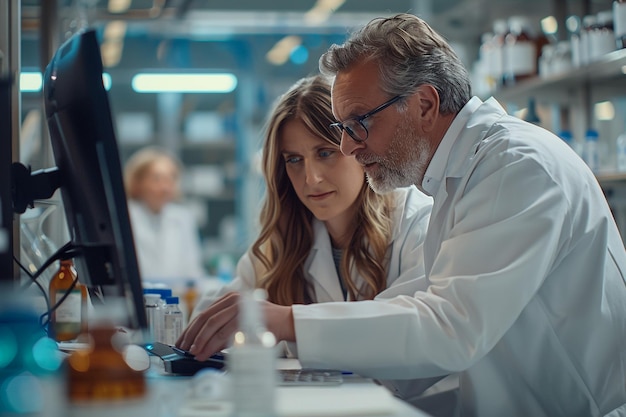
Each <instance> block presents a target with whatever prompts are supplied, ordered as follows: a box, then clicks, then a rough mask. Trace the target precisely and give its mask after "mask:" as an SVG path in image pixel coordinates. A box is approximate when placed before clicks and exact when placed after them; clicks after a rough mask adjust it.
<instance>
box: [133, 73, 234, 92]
mask: <svg viewBox="0 0 626 417" xmlns="http://www.w3.org/2000/svg"><path fill="white" fill-rule="evenodd" d="M131 85H132V87H133V90H134V91H135V92H137V93H165V92H177V93H230V92H231V91H233V90H234V89H235V88H236V87H237V77H236V76H235V75H233V74H229V73H212V74H156V73H139V74H137V75H135V76H134V77H133V79H132V81H131Z"/></svg>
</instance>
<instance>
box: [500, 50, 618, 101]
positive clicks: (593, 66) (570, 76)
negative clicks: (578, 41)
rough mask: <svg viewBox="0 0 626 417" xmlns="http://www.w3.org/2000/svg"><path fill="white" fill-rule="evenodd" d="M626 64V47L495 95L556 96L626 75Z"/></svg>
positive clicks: (503, 98)
mask: <svg viewBox="0 0 626 417" xmlns="http://www.w3.org/2000/svg"><path fill="white" fill-rule="evenodd" d="M624 66H626V49H619V50H617V51H613V52H611V53H609V54H606V55H605V56H603V57H602V58H600V59H598V60H596V61H594V62H592V63H590V64H588V65H585V66H583V67H580V68H574V69H572V70H571V71H568V72H566V73H563V74H555V75H553V76H550V77H546V78H542V77H535V78H533V79H529V80H525V81H522V82H520V83H519V84H517V85H514V86H511V87H505V88H502V89H499V90H497V91H494V92H493V93H492V95H493V96H494V97H495V98H496V99H498V101H500V102H511V101H513V102H515V101H519V100H526V99H527V98H528V97H531V96H534V97H547V98H550V99H554V95H555V94H557V95H558V94H562V93H563V92H564V91H567V90H573V89H580V88H581V87H582V86H583V85H584V84H586V83H592V84H594V83H603V82H608V81H610V80H614V79H619V78H621V77H623V79H624V80H626V76H625V75H624V72H623V70H622V68H623V67H624Z"/></svg>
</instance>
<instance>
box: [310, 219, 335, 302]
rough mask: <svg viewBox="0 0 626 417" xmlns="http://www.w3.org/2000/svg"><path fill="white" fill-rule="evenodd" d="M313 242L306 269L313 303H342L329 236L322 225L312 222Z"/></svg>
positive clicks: (316, 221)
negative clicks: (311, 288)
mask: <svg viewBox="0 0 626 417" xmlns="http://www.w3.org/2000/svg"><path fill="white" fill-rule="evenodd" d="M313 233H314V236H315V242H314V243H313V247H312V248H311V255H309V261H310V264H309V265H308V268H306V274H307V279H308V280H309V282H311V284H312V285H313V289H314V292H315V293H314V297H315V301H316V302H318V303H320V302H328V301H344V299H343V293H342V292H341V285H339V276H338V275H337V270H336V269H335V263H334V262H333V254H332V250H331V243H330V236H328V230H326V227H325V226H324V223H323V222H321V221H319V220H314V221H313Z"/></svg>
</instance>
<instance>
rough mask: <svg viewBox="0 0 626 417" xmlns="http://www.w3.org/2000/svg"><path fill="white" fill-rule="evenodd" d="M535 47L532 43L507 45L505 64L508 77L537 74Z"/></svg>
mask: <svg viewBox="0 0 626 417" xmlns="http://www.w3.org/2000/svg"><path fill="white" fill-rule="evenodd" d="M536 51H537V49H536V46H535V44H534V43H532V42H517V43H515V44H514V45H507V46H506V49H505V54H506V56H505V62H506V65H507V67H508V68H507V73H508V74H509V75H510V76H520V75H534V74H536V73H537V60H536V56H537V55H536Z"/></svg>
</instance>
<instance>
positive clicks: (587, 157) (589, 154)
mask: <svg viewBox="0 0 626 417" xmlns="http://www.w3.org/2000/svg"><path fill="white" fill-rule="evenodd" d="M599 136H600V135H599V134H598V131H597V130H595V129H588V130H587V132H586V133H585V145H584V146H585V147H584V149H583V159H584V161H585V162H586V163H587V166H588V167H589V168H590V169H591V170H592V171H593V172H598V170H599V169H600V155H599V150H598V139H599Z"/></svg>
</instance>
